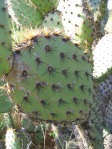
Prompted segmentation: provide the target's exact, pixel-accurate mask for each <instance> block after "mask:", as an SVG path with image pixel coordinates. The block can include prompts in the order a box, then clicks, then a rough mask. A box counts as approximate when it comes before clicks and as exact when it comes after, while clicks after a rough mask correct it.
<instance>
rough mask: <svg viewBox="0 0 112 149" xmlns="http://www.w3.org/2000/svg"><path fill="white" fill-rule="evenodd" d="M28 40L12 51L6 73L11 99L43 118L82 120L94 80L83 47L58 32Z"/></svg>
mask: <svg viewBox="0 0 112 149" xmlns="http://www.w3.org/2000/svg"><path fill="white" fill-rule="evenodd" d="M31 43H32V45H31V46H29V47H28V48H26V49H22V50H20V51H19V50H18V51H16V52H15V54H14V66H13V70H12V71H11V72H10V73H9V76H7V80H8V81H9V84H10V85H11V86H13V89H14V92H13V93H12V95H11V96H12V98H13V99H14V102H15V103H16V104H17V105H20V106H21V107H22V109H23V110H24V112H25V113H30V115H32V116H34V117H35V116H36V118H39V119H42V120H48V121H55V122H63V121H65V122H66V121H68V122H69V121H70V122H71V121H75V120H76V121H77V120H81V121H84V120H85V119H86V118H87V115H88V113H89V109H90V107H89V105H90V103H91V102H93V81H92V76H91V75H92V70H91V64H90V63H89V61H88V59H87V57H86V55H85V54H84V53H83V50H82V49H80V48H78V47H77V45H74V44H73V43H72V42H71V41H70V40H69V39H68V38H64V37H61V36H57V35H47V34H43V35H41V36H37V37H34V38H32V39H31ZM31 113H32V114H31Z"/></svg>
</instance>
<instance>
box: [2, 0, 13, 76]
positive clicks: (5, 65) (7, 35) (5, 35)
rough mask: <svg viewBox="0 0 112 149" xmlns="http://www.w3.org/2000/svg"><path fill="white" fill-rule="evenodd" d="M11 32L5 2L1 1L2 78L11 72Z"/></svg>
mask: <svg viewBox="0 0 112 149" xmlns="http://www.w3.org/2000/svg"><path fill="white" fill-rule="evenodd" d="M11 47H12V43H11V30H10V21H9V15H8V13H7V6H6V3H5V0H0V77H1V76H2V75H4V74H5V73H7V72H8V71H9V70H10V67H11V66H10V63H9V61H8V58H9V56H10V55H11Z"/></svg>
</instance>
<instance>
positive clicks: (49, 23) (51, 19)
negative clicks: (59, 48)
mask: <svg viewBox="0 0 112 149" xmlns="http://www.w3.org/2000/svg"><path fill="white" fill-rule="evenodd" d="M41 26H42V28H47V29H50V30H52V31H54V32H56V31H57V32H58V31H60V32H64V29H63V25H62V19H61V13H60V12H59V11H51V12H49V13H48V14H47V15H46V16H45V17H44V20H43V22H42V25H41Z"/></svg>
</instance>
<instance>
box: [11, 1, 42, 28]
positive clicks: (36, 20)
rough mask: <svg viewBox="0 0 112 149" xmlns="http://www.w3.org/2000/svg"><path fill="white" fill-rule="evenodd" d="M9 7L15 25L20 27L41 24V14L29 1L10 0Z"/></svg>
mask: <svg viewBox="0 0 112 149" xmlns="http://www.w3.org/2000/svg"><path fill="white" fill-rule="evenodd" d="M9 5H11V6H12V8H11V9H12V10H13V11H12V10H11V9H10V7H9V12H10V15H11V16H12V19H13V20H14V22H15V23H16V25H19V26H22V27H28V28H30V27H32V28H34V27H37V26H39V25H40V24H41V22H42V19H43V16H42V14H41V12H40V11H39V10H37V9H36V8H35V7H34V6H33V5H32V4H31V3H30V2H28V1H26V0H10V3H9Z"/></svg>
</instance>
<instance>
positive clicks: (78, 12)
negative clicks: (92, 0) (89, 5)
mask: <svg viewBox="0 0 112 149" xmlns="http://www.w3.org/2000/svg"><path fill="white" fill-rule="evenodd" d="M62 23H63V26H64V30H65V33H66V35H67V36H71V37H72V38H73V40H74V41H75V43H79V44H80V47H83V48H85V49H87V48H90V45H91V43H92V40H93V36H92V33H93V27H92V26H93V24H92V20H91V18H90V16H89V13H88V12H87V11H86V8H84V3H83V2H82V0H78V1H72V0H65V1H64V2H63V9H62Z"/></svg>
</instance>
